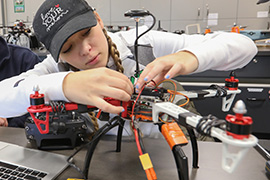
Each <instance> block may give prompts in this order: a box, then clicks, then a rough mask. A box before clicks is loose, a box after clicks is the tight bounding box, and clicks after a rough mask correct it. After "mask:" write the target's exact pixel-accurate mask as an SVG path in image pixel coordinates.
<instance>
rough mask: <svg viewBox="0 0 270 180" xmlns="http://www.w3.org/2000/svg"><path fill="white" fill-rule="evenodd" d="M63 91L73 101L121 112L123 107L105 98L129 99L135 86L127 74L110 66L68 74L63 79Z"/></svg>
mask: <svg viewBox="0 0 270 180" xmlns="http://www.w3.org/2000/svg"><path fill="white" fill-rule="evenodd" d="M63 91H64V95H65V96H66V98H67V99H69V101H71V102H75V103H80V104H85V105H93V106H96V107H98V108H100V109H101V110H103V111H106V112H110V113H119V112H121V111H122V110H123V107H116V106H113V105H111V104H109V103H107V102H106V101H104V99H103V98H105V97H111V98H114V99H116V100H120V101H129V100H130V98H131V95H132V94H133V91H134V88H133V84H132V83H131V82H130V80H129V79H128V77H126V76H125V75H123V74H121V73H119V72H117V71H113V70H110V69H108V68H96V69H92V70H85V71H79V72H74V73H70V74H68V75H67V76H66V77H65V79H64V81H63Z"/></svg>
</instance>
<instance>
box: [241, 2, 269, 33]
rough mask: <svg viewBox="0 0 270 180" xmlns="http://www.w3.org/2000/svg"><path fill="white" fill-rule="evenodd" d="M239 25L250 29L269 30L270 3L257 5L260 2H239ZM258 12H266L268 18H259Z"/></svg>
mask: <svg viewBox="0 0 270 180" xmlns="http://www.w3.org/2000/svg"><path fill="white" fill-rule="evenodd" d="M238 1H239V5H238V14H237V17H238V20H237V22H238V24H239V25H242V26H247V28H248V29H267V28H268V26H269V25H268V22H269V20H270V19H269V11H270V3H264V4H259V5H257V4H256V3H257V2H258V0H248V1H247V0H238ZM258 12H266V14H267V17H258Z"/></svg>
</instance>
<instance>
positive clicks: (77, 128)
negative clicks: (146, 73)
mask: <svg viewBox="0 0 270 180" xmlns="http://www.w3.org/2000/svg"><path fill="white" fill-rule="evenodd" d="M125 15H126V16H129V17H133V18H135V19H136V23H137V22H138V19H137V18H138V17H142V16H146V15H152V14H151V13H149V12H148V11H145V10H131V11H128V12H127V13H126V14H125ZM153 19H154V21H155V18H154V16H153ZM153 24H154V23H153ZM152 27H153V25H152ZM149 29H150V28H149ZM146 32H147V31H146ZM143 34H145V33H143ZM143 34H141V35H140V36H138V37H137V39H136V41H135V50H136V47H138V44H137V42H138V38H140V37H141V36H142V35H143ZM135 52H136V51H135ZM136 57H137V53H136V54H135V58H136ZM136 62H138V61H136ZM138 67H139V66H138V64H137V68H136V74H135V76H134V77H131V81H134V80H136V78H138V77H139V74H140V72H141V71H140V70H139V69H138ZM165 81H168V82H169V83H171V84H172V85H173V87H174V88H172V89H165V88H163V87H162V83H164V82H165ZM165 81H162V82H158V83H157V84H156V86H155V87H153V88H149V87H147V85H146V84H145V85H144V86H143V88H142V90H141V91H140V92H138V93H134V94H133V95H132V97H131V100H130V101H128V102H122V101H118V100H115V99H112V98H109V97H107V98H105V100H106V101H107V102H108V103H110V104H112V105H115V106H122V107H124V109H125V111H124V112H122V113H120V114H118V115H116V116H115V117H113V118H110V116H109V114H108V113H105V112H102V111H101V110H99V109H97V108H96V107H94V106H89V105H82V104H76V103H72V102H63V101H51V102H50V103H49V104H46V103H45V100H44V99H45V97H44V94H40V93H39V88H38V87H37V86H35V87H34V92H35V93H34V94H31V95H30V107H28V109H27V110H28V112H29V114H30V116H31V117H30V118H29V120H28V121H27V122H26V137H27V139H29V140H30V141H32V142H35V143H36V145H37V147H38V148H40V149H53V148H55V147H56V148H58V149H63V148H74V147H75V146H76V145H77V143H78V142H79V141H81V142H84V144H83V145H82V146H81V147H80V148H79V149H78V150H77V151H76V152H75V153H74V154H72V155H71V156H70V157H69V159H68V162H69V164H70V166H72V167H74V168H75V169H76V170H78V171H79V172H80V173H81V174H82V176H83V177H84V179H88V172H89V167H90V163H91V159H92V156H93V154H94V150H95V148H96V146H97V144H98V142H99V141H100V139H101V138H102V136H103V135H105V134H106V133H107V132H108V131H109V130H111V129H112V128H114V127H118V133H117V147H116V152H120V151H121V140H122V133H123V127H124V123H125V121H129V122H130V123H131V125H132V129H133V133H134V137H135V140H136V145H137V148H138V152H139V157H140V160H141V164H142V166H143V169H144V170H145V173H146V177H147V179H148V180H155V179H157V177H156V174H155V171H154V166H153V164H152V162H151V159H150V156H149V154H148V153H147V152H146V151H145V148H144V147H143V143H142V140H143V139H142V137H141V135H140V129H139V127H138V123H139V122H151V123H153V124H155V125H157V126H158V127H159V129H160V131H161V133H162V135H163V136H164V138H165V140H166V141H167V142H168V144H169V146H170V148H171V150H172V153H173V156H174V159H175V162H176V166H177V172H178V177H179V179H180V180H188V179H189V176H188V162H187V157H186V156H185V153H184V151H183V149H182V146H185V145H186V144H188V140H187V139H186V137H185V135H184V133H183V132H182V130H181V128H180V126H179V125H181V126H184V127H185V128H186V129H187V131H188V134H189V136H190V142H191V145H192V152H193V153H192V155H193V163H192V166H193V168H198V152H199V151H198V145H197V139H196V135H195V131H197V132H198V133H200V134H203V135H207V136H210V137H214V138H217V139H219V140H220V141H222V144H223V159H222V167H223V169H224V170H225V171H227V172H229V173H231V172H233V171H234V170H235V169H236V167H237V165H238V164H239V163H240V161H241V159H242V158H243V157H244V155H245V154H246V153H247V151H248V150H249V149H250V148H251V147H253V146H255V145H256V144H257V142H258V139H257V138H256V137H255V136H253V135H252V134H251V127H252V118H251V117H247V116H244V114H245V113H246V110H245V105H244V104H243V102H242V101H239V102H237V103H236V105H235V107H234V108H233V109H234V112H235V115H227V117H226V120H222V119H218V118H217V117H214V116H211V115H209V116H204V117H203V116H200V115H198V114H195V113H192V112H190V111H188V110H186V109H184V108H183V107H184V106H185V105H186V104H187V103H188V102H189V100H192V99H205V98H213V97H219V98H222V110H223V111H228V110H229V109H230V108H231V105H232V103H233V100H234V98H235V96H236V95H237V94H239V93H241V90H240V89H238V82H239V81H238V79H236V78H235V74H234V73H233V72H232V73H231V74H230V78H227V79H225V86H224V87H220V86H217V85H212V86H210V87H209V88H208V89H202V90H197V91H177V88H176V85H177V84H176V83H177V82H175V81H173V80H165ZM179 101H181V102H182V101H184V103H182V104H180V105H176V103H177V102H179ZM89 111H95V112H97V114H96V117H97V118H101V119H103V120H106V121H107V123H106V124H105V125H104V126H102V127H100V128H99V129H98V130H97V131H96V132H95V133H94V135H93V136H92V139H91V140H89V139H88V136H89V134H91V133H93V132H94V131H93V127H92V124H91V123H89V122H90V120H91V119H89V117H88V116H85V113H88V112H89ZM59 139H60V140H61V139H65V140H66V141H68V142H69V145H67V144H68V143H67V144H63V145H62V146H58V145H57V146H55V144H58V143H59V142H63V141H59ZM57 140H58V141H57ZM87 140H88V141H87ZM52 141H53V142H54V144H53V145H51V144H50V145H48V143H49V142H52ZM66 141H64V142H66ZM229 146H234V147H238V148H239V151H238V152H237V153H231V152H229ZM82 148H87V153H86V157H85V163H84V168H83V169H82V170H81V169H80V168H79V167H78V166H76V165H75V164H74V163H73V162H72V157H73V156H74V155H75V154H76V153H77V152H79V151H80V150H81V149H82Z"/></svg>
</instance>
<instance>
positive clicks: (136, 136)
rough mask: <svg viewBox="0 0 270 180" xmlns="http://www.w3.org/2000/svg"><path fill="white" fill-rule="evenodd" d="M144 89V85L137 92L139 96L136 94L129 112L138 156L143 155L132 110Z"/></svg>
mask: <svg viewBox="0 0 270 180" xmlns="http://www.w3.org/2000/svg"><path fill="white" fill-rule="evenodd" d="M144 87H145V84H144V85H143V87H142V89H141V91H140V92H139V94H138V96H137V98H136V100H135V101H134V104H133V106H132V112H131V122H132V129H133V131H134V136H135V140H136V144H137V148H138V151H139V154H140V155H142V154H143V153H142V148H141V145H140V141H139V136H138V131H137V129H136V128H135V127H134V122H133V120H134V118H135V117H134V109H135V105H136V103H137V101H138V99H139V97H140V95H141V93H142V90H143V89H144Z"/></svg>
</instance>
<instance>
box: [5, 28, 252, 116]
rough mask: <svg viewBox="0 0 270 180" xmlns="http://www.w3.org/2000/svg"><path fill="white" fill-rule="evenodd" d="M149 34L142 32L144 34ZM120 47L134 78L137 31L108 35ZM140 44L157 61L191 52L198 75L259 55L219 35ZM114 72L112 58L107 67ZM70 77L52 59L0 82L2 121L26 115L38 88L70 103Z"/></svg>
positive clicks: (161, 37) (246, 43) (235, 38)
mask: <svg viewBox="0 0 270 180" xmlns="http://www.w3.org/2000/svg"><path fill="white" fill-rule="evenodd" d="M145 30H146V27H145V26H143V27H141V28H139V32H140V33H142V32H144V31H145ZM108 34H109V36H110V37H111V38H112V40H113V42H114V43H115V44H116V45H117V49H118V50H119V52H120V58H121V59H122V62H123V66H124V69H125V74H126V75H127V76H131V75H133V74H134V71H135V68H136V67H135V61H134V60H132V59H131V58H130V57H132V53H131V51H130V49H129V48H128V46H132V45H134V41H135V38H136V36H135V30H134V29H133V30H130V31H123V32H118V33H114V34H113V33H108ZM139 44H150V45H151V46H152V52H153V55H154V56H155V57H160V56H164V55H167V54H171V53H175V52H178V51H183V50H185V51H190V52H192V53H193V54H194V55H195V56H196V57H197V58H198V61H199V67H198V69H197V70H196V71H195V72H194V73H197V72H202V71H205V70H209V69H212V70H221V71H222V70H233V69H237V68H242V67H243V66H245V65H246V64H248V63H249V62H250V60H251V59H252V58H253V57H254V56H255V55H256V53H257V48H256V46H255V44H254V43H253V41H252V40H251V39H250V38H248V37H246V36H244V35H240V34H236V33H226V32H216V33H213V34H207V35H185V34H182V35H178V34H173V33H166V32H159V31H150V32H148V33H147V34H145V35H144V36H142V37H141V38H140V40H139ZM107 66H108V67H109V68H112V69H114V68H115V66H114V63H113V60H112V58H110V59H109V62H108V64H107ZM68 73H70V72H69V71H67V72H60V71H59V69H58V65H57V63H56V62H55V61H54V59H53V58H52V56H51V55H48V57H47V58H46V59H44V60H43V62H41V63H39V64H37V65H36V66H35V68H34V69H33V70H30V71H28V72H26V73H22V74H21V75H19V76H15V77H12V78H9V79H6V80H4V81H1V82H0V89H1V93H0V102H1V103H0V117H14V116H19V115H22V114H25V113H26V112H27V107H29V105H30V98H29V96H30V94H32V93H33V87H34V86H36V85H38V86H39V88H40V93H43V94H45V101H46V102H48V101H49V100H63V101H68V100H67V98H66V97H65V95H64V93H63V90H62V83H63V79H64V78H65V76H66V75H67V74H68Z"/></svg>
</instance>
